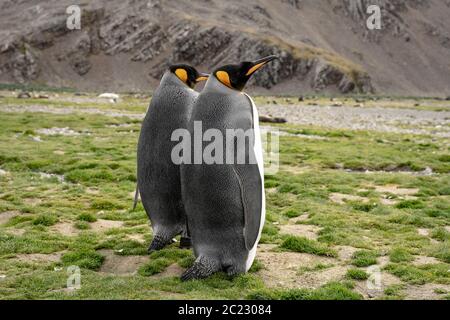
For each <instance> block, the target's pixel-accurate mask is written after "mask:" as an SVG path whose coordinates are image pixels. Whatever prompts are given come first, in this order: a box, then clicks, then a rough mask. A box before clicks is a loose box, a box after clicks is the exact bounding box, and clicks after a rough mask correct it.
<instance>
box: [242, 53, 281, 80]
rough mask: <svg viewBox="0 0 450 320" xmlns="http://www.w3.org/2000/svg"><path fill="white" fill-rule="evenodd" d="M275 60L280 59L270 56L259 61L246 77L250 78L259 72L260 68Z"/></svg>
mask: <svg viewBox="0 0 450 320" xmlns="http://www.w3.org/2000/svg"><path fill="white" fill-rule="evenodd" d="M274 59H279V58H278V57H277V56H274V55H272V56H268V57H265V58H262V59H258V60H255V61H253V62H252V67H251V68H250V69H248V71H247V74H246V76H250V75H252V74H253V73H255V71H257V70H258V69H259V68H261V67H262V66H264V65H265V64H266V63H268V62H270V61H272V60H274Z"/></svg>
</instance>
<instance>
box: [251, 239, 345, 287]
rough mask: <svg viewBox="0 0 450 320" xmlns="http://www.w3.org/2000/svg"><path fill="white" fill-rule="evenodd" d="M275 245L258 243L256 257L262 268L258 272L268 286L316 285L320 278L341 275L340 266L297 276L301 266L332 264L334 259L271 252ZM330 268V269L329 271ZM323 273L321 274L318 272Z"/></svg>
mask: <svg viewBox="0 0 450 320" xmlns="http://www.w3.org/2000/svg"><path fill="white" fill-rule="evenodd" d="M274 247H276V246H275V245H260V246H259V250H258V254H257V258H258V260H259V261H261V263H262V264H263V266H264V268H263V269H262V270H260V271H259V272H258V274H259V275H261V277H262V279H263V281H264V283H265V284H266V285H267V286H268V287H283V288H301V287H305V286H307V287H318V286H320V285H321V284H323V281H322V279H323V278H326V279H338V278H340V277H341V276H342V270H341V268H335V267H332V268H330V269H326V270H323V271H318V272H315V273H317V276H312V275H309V273H305V274H303V275H302V276H300V277H299V276H298V271H299V269H300V268H301V267H311V266H315V265H317V264H319V263H321V264H334V263H335V262H336V259H333V258H328V257H319V256H315V255H311V254H306V253H296V252H273V251H270V250H271V249H273V248H274ZM330 270H331V271H330ZM321 273H323V275H322V276H320V275H319V274H321Z"/></svg>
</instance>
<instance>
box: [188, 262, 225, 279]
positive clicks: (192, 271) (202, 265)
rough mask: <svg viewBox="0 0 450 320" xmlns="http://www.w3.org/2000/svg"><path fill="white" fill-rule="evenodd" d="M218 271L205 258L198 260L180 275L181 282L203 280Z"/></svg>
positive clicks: (217, 268) (216, 267)
mask: <svg viewBox="0 0 450 320" xmlns="http://www.w3.org/2000/svg"><path fill="white" fill-rule="evenodd" d="M217 271H219V266H218V264H217V263H214V262H213V261H211V260H208V259H206V258H199V259H197V261H195V262H194V265H193V266H192V267H190V268H189V269H187V270H186V271H185V272H184V273H183V274H182V275H181V281H188V280H195V279H204V278H207V277H209V276H210V275H212V274H213V273H215V272H217Z"/></svg>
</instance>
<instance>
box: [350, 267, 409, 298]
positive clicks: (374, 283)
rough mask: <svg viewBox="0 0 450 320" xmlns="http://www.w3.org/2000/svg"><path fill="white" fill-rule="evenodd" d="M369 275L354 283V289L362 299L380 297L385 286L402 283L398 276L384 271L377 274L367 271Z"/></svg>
mask: <svg viewBox="0 0 450 320" xmlns="http://www.w3.org/2000/svg"><path fill="white" fill-rule="evenodd" d="M369 275H370V276H369V279H367V280H364V281H358V282H357V283H356V285H355V291H356V292H358V293H360V294H361V295H362V296H363V297H364V299H377V298H381V297H382V296H384V290H385V289H386V288H387V287H389V286H392V285H397V284H401V283H402V282H401V280H400V279H399V278H397V277H396V276H394V275H392V274H390V273H387V272H384V271H381V272H380V273H379V274H378V275H376V274H375V273H372V272H369Z"/></svg>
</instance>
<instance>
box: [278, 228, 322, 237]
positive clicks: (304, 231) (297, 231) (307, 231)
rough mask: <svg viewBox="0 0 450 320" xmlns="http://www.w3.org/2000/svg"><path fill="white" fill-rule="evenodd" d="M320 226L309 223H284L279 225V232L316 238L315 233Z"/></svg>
mask: <svg viewBox="0 0 450 320" xmlns="http://www.w3.org/2000/svg"><path fill="white" fill-rule="evenodd" d="M320 229H321V228H319V227H318V226H314V225H309V224H285V225H280V233H285V234H290V235H294V236H300V237H305V238H308V239H313V240H315V239H317V233H318V232H319V231H320Z"/></svg>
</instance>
